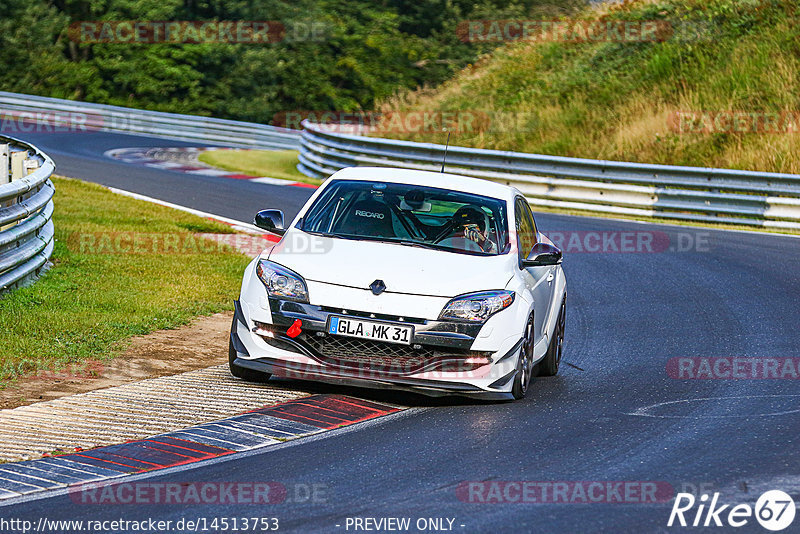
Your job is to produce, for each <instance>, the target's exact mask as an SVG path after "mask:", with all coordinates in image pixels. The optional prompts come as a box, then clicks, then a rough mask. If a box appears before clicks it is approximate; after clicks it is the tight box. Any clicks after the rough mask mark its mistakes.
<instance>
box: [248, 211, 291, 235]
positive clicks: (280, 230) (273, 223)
mask: <svg viewBox="0 0 800 534" xmlns="http://www.w3.org/2000/svg"><path fill="white" fill-rule="evenodd" d="M253 222H254V223H255V225H256V226H258V227H259V228H261V229H262V230H266V231H268V232H272V233H273V234H278V235H283V234H285V233H286V228H284V227H283V212H282V211H281V210H261V211H259V212H258V213H256V218H255V220H254V221H253Z"/></svg>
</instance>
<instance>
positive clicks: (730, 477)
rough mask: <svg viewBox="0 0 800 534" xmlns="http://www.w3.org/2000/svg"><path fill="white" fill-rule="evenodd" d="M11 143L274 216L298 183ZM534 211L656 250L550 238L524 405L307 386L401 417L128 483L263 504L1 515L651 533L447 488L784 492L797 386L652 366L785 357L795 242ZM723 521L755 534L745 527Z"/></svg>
mask: <svg viewBox="0 0 800 534" xmlns="http://www.w3.org/2000/svg"><path fill="white" fill-rule="evenodd" d="M19 137H24V138H25V139H26V140H29V141H31V142H33V143H34V144H36V145H37V146H39V147H40V148H41V149H43V150H44V151H45V152H47V153H48V154H50V155H51V156H52V157H53V158H54V159H55V161H56V164H57V167H58V168H57V172H58V173H59V174H64V175H67V176H74V177H80V178H83V179H86V180H90V181H93V182H97V183H102V184H105V185H110V186H114V187H117V188H120V189H125V190H128V191H133V192H137V193H141V194H144V195H148V196H152V197H157V198H159V199H163V200H166V201H169V202H173V203H176V204H180V205H184V206H188V207H192V208H196V209H200V210H204V211H208V212H211V213H214V214H218V215H222V216H226V217H230V218H233V219H237V220H241V221H250V220H251V217H252V215H253V214H254V213H255V211H257V210H258V209H262V208H267V207H275V208H283V209H284V210H285V211H286V212H287V214H288V215H292V214H294V213H295V212H296V210H297V209H298V207H299V206H300V205H301V204H302V202H303V200H304V199H305V198H307V196H308V195H310V193H311V190H310V189H303V188H295V187H281V186H270V185H264V184H257V183H249V182H246V181H239V180H231V179H224V178H214V177H208V176H190V175H186V174H179V173H175V172H170V171H161V170H157V169H149V168H144V167H136V166H132V165H127V164H123V163H119V162H116V161H113V160H110V159H108V158H105V157H104V156H103V152H104V151H106V150H108V149H111V148H118V147H119V148H122V147H134V146H184V144H182V143H179V142H174V141H167V140H157V139H147V138H145V137H137V136H126V135H112V134H101V133H92V134H84V135H70V134H63V135H59V134H30V135H26V136H22V135H19ZM56 209H57V208H56ZM537 222H538V225H539V227H540V229H542V231H544V232H545V233H546V234H550V233H554V232H561V233H562V234H564V235H565V236H567V237H565V239H569V238H572V236H578V237H577V238H575V239H578V240H584V238H585V237H586V236H587V235H589V234H586V233H581V232H589V233H592V232H597V233H598V234H597V235H599V236H600V239H601V240H602V239H603V236H605V239H607V240H609V241H613V240H615V239H617V237H618V236H617V235H618V234H620V233H621V232H648V233H649V234H648V235H651V237H652V236H655V242H657V243H661V244H663V243H665V241H664V240H665V239H668V240H669V246H666V245H664V246H661V247H660V248H659V247H656V248H659V250H657V251H654V252H586V251H583V252H581V251H580V250H579V249H581V248H583V247H582V245H580V244H579V243H573V245H572V246H566V245H567V244H566V243H564V245H565V260H564V269H565V272H566V275H567V280H568V292H569V296H568V313H567V327H566V349H565V356H564V359H565V361H566V362H567V364H566V365H565V364H562V370H561V372H560V374H559V375H558V376H557V377H554V378H546V379H536V381H535V382H534V384H533V385H532V391H531V392H530V393H529V397H528V398H526V399H525V400H524V401H521V402H516V403H478V402H470V401H465V400H458V399H428V398H425V397H417V396H411V395H406V394H396V393H372V392H369V391H364V390H358V389H351V388H336V387H332V386H331V387H327V386H325V387H322V386H321V387H319V388H317V389H318V391H324V392H337V393H346V394H349V395H354V396H360V397H362V398H365V399H375V400H383V401H388V402H395V403H398V404H406V405H409V406H411V408H410V409H409V410H406V411H403V412H401V413H399V414H395V415H390V416H387V417H384V418H382V419H378V420H376V421H374V422H369V423H363V424H360V425H355V426H354V427H351V428H348V429H344V430H341V431H334V432H331V433H327V434H325V435H324V436H322V437H319V438H313V437H312V438H302V439H299V440H296V441H292V442H289V443H286V444H284V445H282V446H278V447H274V448H271V449H269V450H267V451H263V452H253V453H248V454H245V455H238V456H237V455H234V456H231V457H227V458H223V459H220V460H216V461H213V462H209V463H205V464H200V465H195V466H193V467H191V468H180V469H174V470H171V471H168V472H166V473H165V472H162V473H161V474H159V475H150V476H149V477H148V476H147V475H140V476H139V481H140V482H143V481H147V482H180V483H186V482H240V481H254V482H255V481H262V482H263V481H277V482H280V483H282V484H284V485H285V486H286V487H287V488H288V489H289V496H288V498H287V501H286V502H284V503H282V504H276V505H271V506H255V507H254V506H252V505H250V506H248V505H242V504H226V505H214V506H208V505H203V506H185V505H182V506H174V505H137V506H131V505H124V504H119V505H85V506H78V505H76V504H75V503H74V502H73V500H72V499H71V497H70V495H66V494H55V495H53V496H45V497H40V498H37V499H34V500H30V501H28V502H22V503H18V504H15V505H13V506H12V507H11V508H3V509H2V514H1V515H3V516H13V517H18V518H30V519H33V520H34V521H36V520H37V519H38V518H40V517H42V516H44V517H47V518H48V519H50V520H52V519H78V518H83V519H119V518H124V519H129V520H132V519H142V518H149V517H153V518H158V519H164V520H167V519H170V520H173V521H177V520H180V519H181V518H193V519H196V518H209V519H210V518H213V517H229V518H231V517H243V516H250V517H253V516H260V517H277V518H279V520H280V530H281V531H291V532H312V531H326V532H348V531H349V532H352V531H354V529H353V527H352V526H350V528H349V529H348V528H347V518H353V517H361V518H363V517H375V518H382V517H383V518H385V517H410V518H411V521H412V524H413V523H414V522H415V521H416V520H417V519H418V518H451V519H454V522H453V527H452V528H453V530H454V531H457V532H458V531H461V532H587V531H603V532H631V531H640V532H654V531H667V530H678V531H680V530H685V529H680V528H675V527H673V529H667V520H668V518H669V514H670V509H671V502H660V503H637V502H627V503H620V502H596V503H591V504H585V503H583V502H580V501H579V500H578V501H577V502H576V501H575V499H571V501H572V502H563V501H560V502H555V503H553V502H549V503H530V502H527V503H519V502H502V503H498V502H490V503H475V502H465V500H468V499H464V493H463V492H457V489H458V488H459V485H460V484H462V483H463V482H468V481H495V482H497V481H539V482H552V483H556V482H572V481H599V482H603V483H605V482H607V481H618V482H624V481H630V482H636V481H649V482H655V483H657V484H660V485H662V486H663V485H664V484H669V486H671V488H672V489H673V490H674V492H679V491H682V490H690V491H691V490H692V489H694V488H702V489H704V491H705V492H707V493H713V492H719V493H720V500H721V501H723V502H726V503H727V502H730V503H749V504H750V505H751V506H752V505H753V504H754V503H755V501H756V499H757V498H758V496H759V495H760V494H761V493H762V492H764V491H766V490H770V489H781V490H783V491H786V492H788V493H790V494H791V495H794V496H795V500H796V501H797V495H798V492H800V458H798V456H797V449H798V445H800V444H799V443H798V436H800V387H799V386H800V381H798V379H797V377H796V376H795V377H794V379H792V377H791V376H789V375H787V376H785V378H784V379H780V378H778V379H753V378H752V377H750V375H745V376H746V377H745V378H740V379H735V380H734V379H724V378H723V379H678V378H673V377H671V376H670V374H673V375H674V367H672V368H671V369H672V370H673V373H669V372H668V362H669V361H670V359H672V358H703V357H709V358H712V357H717V358H720V357H724V358H730V359H731V360H732V359H733V358H757V357H759V358H787V357H793V358H798V357H800V328H798V326H799V324H798V315H797V310H798V298H799V297H800V274H798V273H800V269H798V265H800V239H797V238H792V237H784V236H777V235H764V234H758V233H746V232H725V231H714V230H708V229H701V228H690V227H671V226H661V225H643V224H638V223H634V222H622V221H615V220H603V219H594V218H580V217H569V216H557V215H549V214H541V215H539V216H538V217H537ZM576 232H577V233H576ZM679 234H680V235H679ZM592 235H594V234H592ZM612 235H613V236H612ZM585 243H586V241H584V244H585ZM670 247H671V248H672V250H670ZM687 248H688V250H681V249H687ZM454 275H457V273H454ZM795 361H797V360H795ZM670 365H674V361H673V364H670ZM748 377H749V378H748ZM315 485H316V487H317V488H324V491H323V492H322V495H320V496H318V498H317V499H305V498H304V497H303V495H299V496H298V495H293V493H296V492H301V490H302V489H303V488H308V487H313V486H315ZM660 487H661V486H660ZM301 493H302V492H301ZM673 494H674V493H673ZM670 496H671V495H670ZM310 500H316V501H317V502H309V501H310ZM508 500H514V499H513V495H512V496H511V497H509V498H508ZM606 500H609V499H606ZM633 500H635V499H633ZM687 517H689V518H693V517H694V510H692V513H691V514H690V515H687ZM447 524H448V523H447V521H445V522H444V525H445V526H446V525H447ZM337 525H338V526H337ZM462 525H463V526H462ZM689 530H698V529H689ZM717 530H722V529H717ZM737 530H738V531H760V532H764V530H763V529H761V527H760V526H758V524H757V523H756V522H755V520H753V519H751V521H750V523H749V524H748V526H747V527H744V528H740V529H737Z"/></svg>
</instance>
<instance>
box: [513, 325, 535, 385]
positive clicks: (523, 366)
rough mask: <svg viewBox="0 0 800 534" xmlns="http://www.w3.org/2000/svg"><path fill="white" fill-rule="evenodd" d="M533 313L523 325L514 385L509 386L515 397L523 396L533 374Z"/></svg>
mask: <svg viewBox="0 0 800 534" xmlns="http://www.w3.org/2000/svg"><path fill="white" fill-rule="evenodd" d="M533 330H534V329H533V315H531V316H530V318H529V319H528V324H526V325H525V337H524V338H523V342H522V348H521V349H520V354H519V360H518V361H517V375H516V376H515V377H514V385H513V386H512V387H511V394H512V395H513V396H514V398H515V399H521V398H523V397H525V393H527V392H528V387H529V386H530V384H531V376H532V375H533V341H534V340H533Z"/></svg>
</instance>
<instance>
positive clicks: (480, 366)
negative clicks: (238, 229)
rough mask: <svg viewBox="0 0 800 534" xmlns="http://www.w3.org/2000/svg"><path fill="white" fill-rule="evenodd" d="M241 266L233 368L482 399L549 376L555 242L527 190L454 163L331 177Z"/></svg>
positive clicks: (259, 219)
mask: <svg viewBox="0 0 800 534" xmlns="http://www.w3.org/2000/svg"><path fill="white" fill-rule="evenodd" d="M255 223H256V225H258V226H259V227H261V228H264V229H266V230H268V231H270V232H273V233H276V234H279V235H282V238H281V240H280V242H278V243H277V244H275V245H274V246H272V247H270V248H268V249H267V250H265V251H264V252H262V253H261V255H259V256H258V257H257V258H255V259H254V260H253V262H252V263H250V265H249V266H248V267H247V269H246V271H245V274H244V279H243V282H242V289H241V295H240V298H239V300H238V301H236V302H235V317H234V320H233V325H232V327H231V335H230V349H229V363H230V369H231V373H232V374H233V375H234V376H236V377H239V378H243V379H246V380H252V381H263V380H266V379H268V378H269V377H270V376H271V375H275V376H280V377H290V378H299V379H304V380H315V381H325V382H335V383H346V384H353V385H359V386H367V387H391V388H401V389H411V390H413V391H416V392H420V393H425V394H430V395H443V394H452V393H455V394H462V395H475V396H479V397H482V398H488V399H511V398H514V399H519V398H522V397H524V396H525V393H526V392H527V390H528V387H529V385H530V382H531V377H532V376H534V375H540V376H550V375H555V374H556V373H557V372H558V367H559V363H560V361H561V356H562V351H563V339H564V318H565V307H566V280H565V277H564V273H563V270H562V268H561V259H562V258H561V251H560V250H559V249H558V248H557V247H556V246H554V245H553V243H552V242H551V241H550V240H549V239H547V237H545V236H544V235H543V234H542V233H541V232H539V231H538V230H537V227H536V222H535V220H534V216H533V213H532V212H531V209H530V207H529V205H528V203H527V202H526V200H525V198H524V196H523V195H522V193H520V192H519V191H518V190H517V189H514V188H512V187H507V186H505V185H501V184H498V183H494V182H491V181H487V180H480V179H476V178H468V177H464V176H457V175H452V174H444V173H434V172H425V171H412V170H405V169H391V168H370V167H354V168H347V169H343V170H341V171H339V172H337V173H335V174H334V175H332V176H331V177H330V178H329V179H328V180H326V181H325V183H324V184H323V185H322V186H321V187H320V188H319V189H318V190H317V191H316V192H315V193H314V195H313V196H312V197H311V198H310V199H309V200H308V202H307V203H306V205H305V206H304V207H303V208H302V209H301V210H300V212H299V213H298V215H297V216H296V217H295V219H294V220H293V221H292V222H291V224H289V225H288V226H284V220H283V214H282V212H280V211H278V210H264V211H261V212H259V213H258V214H257V215H256V218H255Z"/></svg>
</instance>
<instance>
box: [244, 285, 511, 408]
mask: <svg viewBox="0 0 800 534" xmlns="http://www.w3.org/2000/svg"><path fill="white" fill-rule="evenodd" d="M269 309H270V316H271V323H269V324H265V323H263V322H261V321H256V320H253V319H251V318H250V317H248V316H247V310H248V306H247V305H244V306H243V305H242V303H240V302H239V301H236V302H235V310H236V321H235V322H234V327H233V329H232V331H231V340H232V343H233V346H234V348H235V349H236V352H237V358H236V360H235V364H236V365H239V366H241V367H245V368H249V369H253V370H256V371H262V372H266V373H270V374H272V375H275V376H277V377H284V378H291V379H299V380H312V381H321V382H328V383H336V384H347V385H354V386H359V387H369V388H379V389H383V388H391V389H401V390H408V391H413V392H416V393H421V394H425V395H432V396H441V395H450V394H457V395H466V396H470V397H479V398H482V399H487V400H505V399H509V398H511V395H510V392H511V386H512V384H513V378H514V375H515V368H516V362H517V355H518V353H519V348H520V346H521V339H518V338H516V337H514V338H507V339H505V340H504V342H497V344H496V345H497V347H496V349H497V350H492V351H486V350H484V351H474V350H473V349H472V347H473V346H474V345H475V340H476V338H477V337H478V336H479V335H480V331H481V328H482V325H471V324H463V323H456V322H448V321H430V320H422V319H414V318H398V317H392V316H375V314H364V313H361V312H357V311H352V310H338V309H330V308H326V307H321V306H314V305H310V304H302V303H297V302H291V301H284V300H278V299H269ZM334 315H335V316H348V317H354V318H358V319H368V320H375V321H398V320H402V321H403V322H404V323H405V324H413V326H414V327H415V329H414V336H413V339H412V343H411V345H410V346H392V347H383V348H387V349H389V351H390V352H393V351H394V350H396V351H397V353H398V355H397V356H396V357H395V356H393V355H386V356H384V357H383V359H380V358H378V357H377V356H376V357H375V358H371V359H369V358H367V359H365V355H368V354H369V346H368V343H366V342H358V341H349V342H348V341H347V340H343V339H342V338H341V337H340V336H328V335H327V334H326V330H327V325H328V320H329V318H330V317H331V316H334ZM297 320H299V321H300V322H301V324H302V326H301V329H302V333H301V335H299V336H297V337H295V338H291V337H289V336H288V335H287V333H286V331H287V330H288V328H289V327H290V326H291V325H292V324H293V323H295V321H297ZM326 336H328V337H327V338H326ZM326 339H330V342H334V341H335V342H336V343H338V344H342V343H343V342H344V343H345V344H347V343H350V344H351V345H356V346H358V348H359V349H360V350H361V354H359V355H358V356H357V357H356V358H355V361H354V360H346V359H345V360H342V359H339V358H336V357H331V354H330V353H329V351H328V352H326V350H325V349H324V348H321V347H324V346H325V343H326V341H325V340H326ZM373 343H378V342H373ZM364 345H367V346H366V347H365V346H364ZM481 345H482V346H483V347H484V348H486V347H485V346H486V340H483V343H482V344H481ZM345 352H347V354H348V356H347V357H351V356H352V354H350V353H351V352H352V351H350V352H348V351H345ZM378 352H381V351H378ZM416 354H425V355H428V359H427V360H426V359H425V358H423V357H421V356H420V357H416V356H415V355H416ZM409 355H411V356H409ZM399 362H402V363H399ZM409 362H410V363H409Z"/></svg>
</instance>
